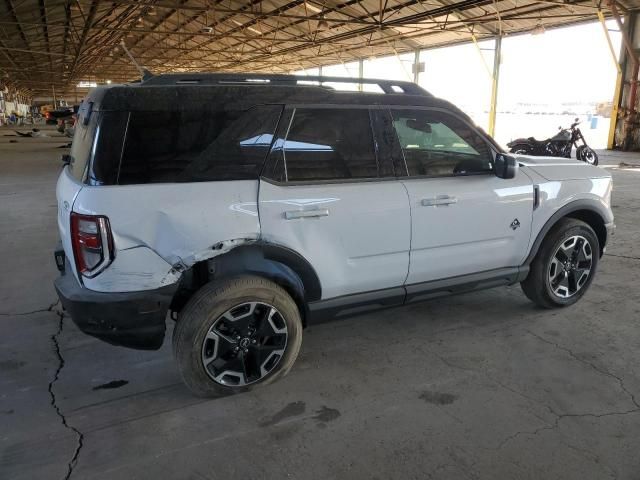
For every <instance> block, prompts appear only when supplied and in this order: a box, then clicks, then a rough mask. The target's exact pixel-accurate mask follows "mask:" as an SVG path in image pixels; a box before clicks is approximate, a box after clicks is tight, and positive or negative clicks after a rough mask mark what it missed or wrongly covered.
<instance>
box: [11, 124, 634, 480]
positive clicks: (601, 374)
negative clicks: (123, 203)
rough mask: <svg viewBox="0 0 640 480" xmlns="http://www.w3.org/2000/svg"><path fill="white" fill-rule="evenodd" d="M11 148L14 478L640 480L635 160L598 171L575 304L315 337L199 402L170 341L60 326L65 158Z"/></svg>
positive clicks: (416, 309) (417, 315) (428, 314)
mask: <svg viewBox="0 0 640 480" xmlns="http://www.w3.org/2000/svg"><path fill="white" fill-rule="evenodd" d="M6 133H8V131H7V130H1V131H0V263H1V265H2V271H3V275H2V276H1V277H0V312H1V313H0V478H2V479H62V478H65V477H66V476H68V475H69V469H70V468H72V475H71V477H72V478H74V479H76V478H77V479H80V478H83V479H84V478H91V479H114V478H143V479H146V478H149V479H155V478H180V479H204V478H206V479H230V478H251V479H261V478H264V479H275V478H292V479H330V478H340V479H346V478H348V479H391V478H397V479H403V480H406V479H413V478H415V479H425V478H438V479H447V478H451V479H460V478H471V479H506V478H509V479H515V478H522V479H526V478H531V479H563V480H566V479H604V478H620V479H623V478H624V479H631V478H636V479H637V478H640V458H639V456H638V451H640V372H639V370H638V365H639V364H640V325H639V320H640V288H639V287H638V285H639V284H640V247H638V244H639V243H640V209H639V207H638V205H639V202H640V168H637V169H633V168H630V169H620V168H617V167H615V166H617V165H618V164H619V163H620V162H627V163H635V164H637V165H640V155H637V154H620V153H615V154H608V155H603V159H602V160H603V163H605V164H607V167H609V168H611V171H612V173H613V175H614V179H615V190H614V197H613V203H614V211H615V214H616V222H617V224H618V231H617V234H616V236H615V238H614V240H613V241H612V242H611V244H610V246H609V247H608V251H607V255H606V256H605V258H604V259H603V261H602V263H601V266H600V270H599V272H598V275H597V276H596V278H595V281H594V284H593V286H592V287H591V289H590V291H589V292H588V293H587V295H586V296H585V298H584V299H583V300H582V301H581V302H579V303H578V304H577V305H575V306H573V307H570V308H567V309H564V310H555V311H543V310H540V309H538V308H536V307H534V306H533V305H532V304H531V303H530V302H529V301H528V300H527V299H526V298H525V297H524V295H523V294H522V293H521V291H520V288H519V287H518V286H514V287H510V288H502V289H495V290H489V291H484V292H478V293H473V294H468V295H464V296H457V297H451V298H447V299H444V300H438V301H433V302H430V303H424V304H420V305H412V306H410V307H406V308H400V309H396V310H387V311H383V312H379V313H375V314H368V315H364V316H360V317H355V318H352V319H348V320H343V321H340V322H334V323H330V324H324V325H320V326H314V327H311V328H309V329H308V330H307V331H306V332H305V338H304V342H303V347H302V352H301V355H300V358H299V359H298V362H297V364H296V365H295V367H294V368H293V370H292V372H291V374H290V375H289V376H288V377H287V378H285V379H284V380H282V381H280V382H279V383H276V384H274V385H272V386H269V387H267V388H263V389H259V390H257V391H255V392H252V393H247V394H243V395H237V396H233V397H228V398H221V399H216V400H203V399H198V398H194V397H192V396H191V395H190V394H189V392H188V391H187V390H186V388H185V387H183V385H182V384H181V382H180V380H179V378H178V374H177V372H176V369H175V367H174V364H173V361H172V356H171V352H170V345H169V342H168V340H167V341H165V345H164V346H163V348H162V349H161V350H160V351H158V352H138V351H134V350H127V349H123V348H117V347H112V346H109V345H107V344H104V343H101V342H100V341H98V340H95V339H93V338H91V337H88V336H85V335H83V334H82V333H80V332H79V331H78V330H77V328H76V327H75V325H74V324H73V323H72V322H71V321H70V319H69V318H66V317H64V316H63V315H62V314H61V312H60V310H59V306H58V305H57V304H56V296H55V292H54V290H53V288H52V280H53V279H54V278H55V276H56V274H57V272H56V270H55V266H54V263H53V258H52V249H53V246H54V244H55V242H56V240H57V231H56V205H55V196H54V184H55V180H56V177H57V175H58V171H59V169H60V164H59V160H58V157H59V155H60V154H61V153H63V152H64V150H61V149H58V148H55V147H57V146H58V145H61V144H63V143H65V142H66V140H65V139H64V138H62V137H58V138H48V139H19V142H18V143H16V144H10V143H9V140H11V139H12V138H13V137H5V136H4V134H6ZM51 134H53V132H51ZM612 167H613V168H612ZM110 382H117V383H115V384H111V386H118V385H121V386H119V387H118V388H100V387H101V386H105V385H107V386H108V384H109V383H110Z"/></svg>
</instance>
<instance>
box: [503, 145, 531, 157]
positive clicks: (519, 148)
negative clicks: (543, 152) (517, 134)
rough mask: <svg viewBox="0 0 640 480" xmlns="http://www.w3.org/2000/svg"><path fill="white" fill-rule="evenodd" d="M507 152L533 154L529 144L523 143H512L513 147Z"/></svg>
mask: <svg viewBox="0 0 640 480" xmlns="http://www.w3.org/2000/svg"><path fill="white" fill-rule="evenodd" d="M509 152H510V153H515V154H516V155H532V154H533V153H532V152H531V147H529V145H526V144H524V143H520V144H517V145H514V146H513V147H511V149H510V150H509Z"/></svg>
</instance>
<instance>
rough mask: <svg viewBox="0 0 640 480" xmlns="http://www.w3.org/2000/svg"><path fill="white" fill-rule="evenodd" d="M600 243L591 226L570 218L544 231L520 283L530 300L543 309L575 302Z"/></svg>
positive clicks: (584, 286) (584, 287)
mask: <svg viewBox="0 0 640 480" xmlns="http://www.w3.org/2000/svg"><path fill="white" fill-rule="evenodd" d="M599 257H600V245H599V243H598V237H597V236H596V234H595V232H594V231H593V229H592V228H591V227H590V226H589V225H587V224H586V223H584V222H582V221H580V220H576V219H573V218H564V219H562V220H560V221H559V222H558V223H557V224H556V225H554V227H553V228H552V229H551V231H550V232H549V233H548V234H547V236H546V237H545V239H544V240H543V242H542V245H541V246H540V250H538V253H537V255H536V257H535V258H534V260H533V262H532V263H531V267H530V270H529V275H528V276H527V278H526V279H525V280H524V281H523V282H522V283H521V284H520V285H521V286H522V290H523V291H524V293H525V295H526V296H527V297H529V299H530V300H532V301H533V302H535V303H536V304H538V305H540V306H541V307H545V308H555V307H565V306H568V305H572V304H574V303H575V302H577V301H578V300H579V299H580V298H581V297H582V296H583V295H584V294H585V292H586V291H587V289H588V288H589V286H590V285H591V281H592V280H593V276H594V275H595V273H596V267H597V266H598V259H599Z"/></svg>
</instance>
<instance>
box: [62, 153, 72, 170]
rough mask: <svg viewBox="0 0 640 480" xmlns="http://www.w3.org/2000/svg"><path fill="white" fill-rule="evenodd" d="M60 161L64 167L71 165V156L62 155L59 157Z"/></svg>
mask: <svg viewBox="0 0 640 480" xmlns="http://www.w3.org/2000/svg"><path fill="white" fill-rule="evenodd" d="M60 160H62V165H63V166H65V167H66V166H67V165H69V164H70V163H71V155H69V154H68V153H63V154H62V155H60Z"/></svg>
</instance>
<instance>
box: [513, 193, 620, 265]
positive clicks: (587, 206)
mask: <svg viewBox="0 0 640 480" xmlns="http://www.w3.org/2000/svg"><path fill="white" fill-rule="evenodd" d="M583 212H584V213H583ZM585 213H586V214H587V216H588V217H590V220H591V221H589V222H588V223H590V224H591V223H592V222H595V223H597V224H598V225H600V226H599V227H598V226H596V228H594V230H596V233H598V236H599V237H601V235H602V234H604V242H602V245H600V251H601V254H602V253H603V250H604V246H605V245H604V244H605V242H606V237H607V235H608V234H609V229H610V226H611V225H613V213H612V212H611V210H610V209H609V208H608V207H607V205H606V204H605V203H604V201H602V200H601V199H599V200H596V199H591V198H583V199H578V200H574V201H572V202H570V203H568V204H566V205H563V206H562V207H560V208H558V209H557V210H556V211H555V212H554V213H553V215H551V217H550V218H549V219H548V220H547V221H546V222H545V223H544V225H543V226H542V228H541V229H540V230H539V231H538V234H537V235H536V237H535V239H534V240H533V242H532V243H531V247H530V249H529V254H528V255H527V257H526V259H525V261H524V265H526V266H528V265H530V264H531V262H532V261H533V259H534V258H535V256H536V255H537V253H538V250H539V249H540V246H541V245H542V242H543V240H544V238H545V237H546V236H547V234H548V233H549V231H550V230H551V229H552V228H553V226H554V225H555V224H556V223H558V221H560V220H561V219H562V218H565V217H571V216H576V214H580V215H581V216H584V214H585ZM585 218H586V217H585ZM591 226H592V228H593V227H594V225H591ZM598 230H600V232H598ZM532 238H533V237H532Z"/></svg>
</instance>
